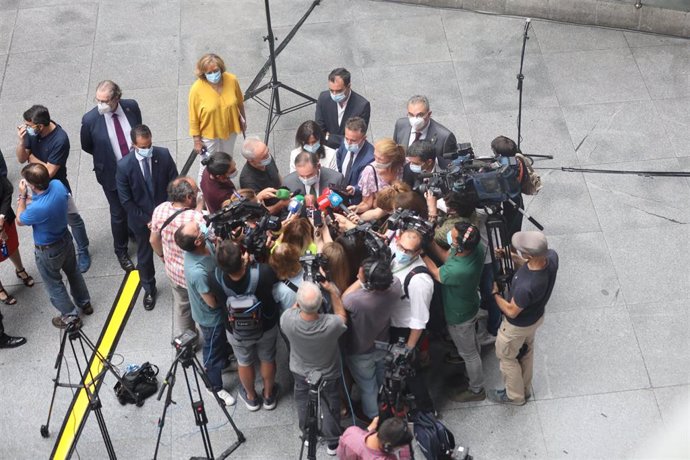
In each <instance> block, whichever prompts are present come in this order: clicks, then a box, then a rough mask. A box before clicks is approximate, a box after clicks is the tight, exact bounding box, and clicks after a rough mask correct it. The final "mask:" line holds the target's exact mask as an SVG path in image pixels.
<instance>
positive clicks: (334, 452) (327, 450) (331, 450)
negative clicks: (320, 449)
mask: <svg viewBox="0 0 690 460" xmlns="http://www.w3.org/2000/svg"><path fill="white" fill-rule="evenodd" d="M337 453H338V448H337V447H336V448H335V449H331V448H330V447H328V446H326V455H330V456H331V457H335V454H337Z"/></svg>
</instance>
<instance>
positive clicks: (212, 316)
mask: <svg viewBox="0 0 690 460" xmlns="http://www.w3.org/2000/svg"><path fill="white" fill-rule="evenodd" d="M190 180H191V179H190ZM207 233H208V228H206V225H205V224H204V223H201V224H200V223H199V222H196V221H193V220H192V221H188V222H186V223H184V224H182V225H181V226H180V227H179V228H178V229H177V230H176V231H175V243H177V245H178V246H179V248H180V249H181V250H183V251H184V273H185V280H186V283H187V289H186V294H188V296H189V305H190V306H191V316H192V319H193V321H194V322H196V323H197V324H198V325H199V328H200V329H201V333H202V335H203V337H204V339H203V340H204V347H203V358H204V368H205V369H206V373H207V374H208V379H209V381H210V382H211V388H208V390H209V391H212V392H214V393H216V394H217V395H218V397H220V399H222V400H223V401H224V402H225V405H226V406H232V405H234V404H235V398H234V397H233V396H232V395H231V394H230V393H228V392H227V391H226V390H224V389H223V377H222V370H223V365H224V364H225V362H226V359H227V356H228V342H227V340H226V338H225V331H224V330H223V309H222V306H220V308H219V305H218V302H217V301H216V293H217V291H218V286H217V285H216V284H215V283H214V280H213V277H214V276H213V275H214V272H215V269H216V263H215V260H214V255H215V250H214V247H213V244H212V243H211V242H210V241H208V240H207V235H206V234H207ZM192 324H194V323H192ZM195 328H196V326H195Z"/></svg>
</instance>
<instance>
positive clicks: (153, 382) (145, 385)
mask: <svg viewBox="0 0 690 460" xmlns="http://www.w3.org/2000/svg"><path fill="white" fill-rule="evenodd" d="M157 375H158V367H157V366H155V365H153V364H151V363H149V362H148V361H147V362H145V363H144V364H142V365H141V366H135V367H134V368H133V369H131V370H127V372H125V373H124V374H123V375H122V383H120V382H117V383H116V384H115V387H114V390H115V396H117V400H118V401H120V404H122V405H123V406H124V405H125V404H136V405H137V406H142V405H144V400H145V399H146V398H148V397H150V396H152V395H154V394H156V392H157V391H158V379H157V378H156V376H157ZM128 389H129V390H130V391H131V393H130V391H127V390H128ZM132 393H133V394H134V395H135V396H136V398H134V397H133V396H132Z"/></svg>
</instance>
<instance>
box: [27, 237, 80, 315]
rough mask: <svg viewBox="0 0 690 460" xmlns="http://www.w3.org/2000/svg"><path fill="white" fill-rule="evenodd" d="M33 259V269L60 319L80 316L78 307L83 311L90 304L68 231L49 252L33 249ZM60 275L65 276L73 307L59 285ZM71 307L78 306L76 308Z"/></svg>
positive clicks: (67, 295) (63, 288)
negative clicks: (40, 279) (63, 274)
mask: <svg viewBox="0 0 690 460" xmlns="http://www.w3.org/2000/svg"><path fill="white" fill-rule="evenodd" d="M34 256H35V257H36V267H37V268H38V272H39V273H40V274H41V278H42V279H43V283H44V286H45V290H46V292H47V293H48V296H49V297H50V303H52V304H53V306H54V307H55V308H57V309H58V310H59V311H60V313H61V314H62V315H63V316H68V315H77V314H78V313H79V311H78V310H77V307H79V308H82V307H84V306H86V305H87V304H89V303H90V302H91V298H90V296H89V291H88V289H87V288H86V283H85V282H84V277H83V276H82V274H81V272H80V271H79V268H78V267H77V257H76V254H75V253H74V243H72V235H71V234H70V232H69V231H65V234H64V236H63V237H62V239H61V240H60V241H58V242H56V243H55V244H53V245H52V246H50V247H49V248H45V249H39V248H35V249H34ZM61 271H63V272H65V275H67V281H69V288H70V293H71V294H72V298H73V299H74V303H72V299H70V296H69V294H67V289H66V288H65V284H64V283H63V282H62V273H61ZM74 304H76V305H77V306H76V307H75V305H74Z"/></svg>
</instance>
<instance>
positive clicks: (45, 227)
mask: <svg viewBox="0 0 690 460" xmlns="http://www.w3.org/2000/svg"><path fill="white" fill-rule="evenodd" d="M68 196H69V192H68V191H67V189H66V188H65V186H64V185H62V182H60V181H59V180H55V179H53V180H51V181H50V184H48V189H47V190H46V191H45V192H43V193H41V194H38V195H33V197H32V200H31V203H30V204H29V205H28V206H27V207H26V210H24V212H23V213H21V214H20V215H19V220H21V222H22V224H24V225H31V226H32V227H33V228H34V244H39V245H46V244H53V243H55V242H57V241H59V240H60V239H61V238H62V237H63V236H64V235H65V232H66V231H67V199H68Z"/></svg>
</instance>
